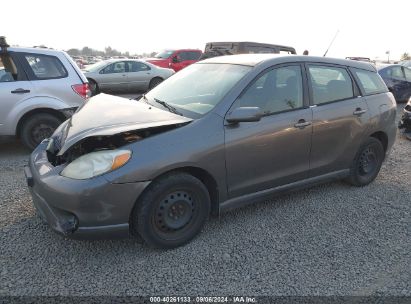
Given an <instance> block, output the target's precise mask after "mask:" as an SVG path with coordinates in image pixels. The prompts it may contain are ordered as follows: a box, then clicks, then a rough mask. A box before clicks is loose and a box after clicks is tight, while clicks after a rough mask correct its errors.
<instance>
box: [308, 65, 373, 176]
mask: <svg viewBox="0 0 411 304" xmlns="http://www.w3.org/2000/svg"><path fill="white" fill-rule="evenodd" d="M306 69H307V74H308V79H309V84H310V99H311V108H312V110H313V136H312V148H311V156H310V177H313V176H318V175H322V174H326V173H330V172H333V171H337V170H342V169H346V168H348V167H349V166H350V164H351V161H352V160H353V158H354V156H355V154H356V152H357V150H358V148H359V145H360V143H361V140H362V138H363V134H364V130H365V124H366V123H367V120H368V117H369V113H368V108H367V104H366V102H365V100H364V98H363V97H361V96H360V93H359V89H358V87H357V86H356V84H355V82H354V81H353V79H352V77H351V74H350V73H349V71H348V69H346V68H345V67H343V66H333V65H325V64H308V65H307V66H306Z"/></svg>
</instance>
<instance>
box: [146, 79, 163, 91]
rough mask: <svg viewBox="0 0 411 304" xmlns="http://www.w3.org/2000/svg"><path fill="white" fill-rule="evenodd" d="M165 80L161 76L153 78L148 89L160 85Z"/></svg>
mask: <svg viewBox="0 0 411 304" xmlns="http://www.w3.org/2000/svg"><path fill="white" fill-rule="evenodd" d="M162 82H163V79H161V78H160V77H155V78H153V79H151V81H150V84H149V85H148V89H149V90H151V89H154V88H155V87H156V86H158V85H159V84H160V83H162Z"/></svg>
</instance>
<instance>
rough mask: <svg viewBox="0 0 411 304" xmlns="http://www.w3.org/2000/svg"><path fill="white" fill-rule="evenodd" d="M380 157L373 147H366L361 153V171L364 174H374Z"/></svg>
mask: <svg viewBox="0 0 411 304" xmlns="http://www.w3.org/2000/svg"><path fill="white" fill-rule="evenodd" d="M377 163H378V158H377V155H376V153H375V151H374V149H372V148H371V147H368V148H367V149H365V150H364V151H363V152H362V153H361V155H360V161H359V168H358V169H359V173H360V175H362V176H366V175H370V174H372V173H373V172H374V171H375V169H376V168H377Z"/></svg>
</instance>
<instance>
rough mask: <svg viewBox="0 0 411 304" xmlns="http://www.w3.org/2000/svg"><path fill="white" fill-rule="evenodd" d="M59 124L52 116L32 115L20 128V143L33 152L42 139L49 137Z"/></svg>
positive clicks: (45, 114) (60, 121) (44, 114)
mask: <svg viewBox="0 0 411 304" xmlns="http://www.w3.org/2000/svg"><path fill="white" fill-rule="evenodd" d="M61 123H62V120H60V119H59V118H58V117H56V116H54V115H51V114H48V113H38V114H34V115H33V116H31V117H29V118H28V119H27V120H26V121H24V122H23V124H22V126H21V131H20V138H21V141H22V142H23V144H24V145H25V146H26V147H27V148H29V149H30V150H34V148H35V147H37V145H38V144H39V143H40V142H41V141H42V140H43V139H45V138H48V137H50V136H51V135H52V134H53V133H54V131H55V130H56V129H57V127H58V126H59V125H60V124H61Z"/></svg>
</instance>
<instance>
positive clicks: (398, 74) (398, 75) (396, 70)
mask: <svg viewBox="0 0 411 304" xmlns="http://www.w3.org/2000/svg"><path fill="white" fill-rule="evenodd" d="M387 74H388V76H391V77H392V78H395V79H399V80H405V77H404V74H403V72H402V68H401V67H400V66H395V67H392V68H390V69H388V70H387Z"/></svg>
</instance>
